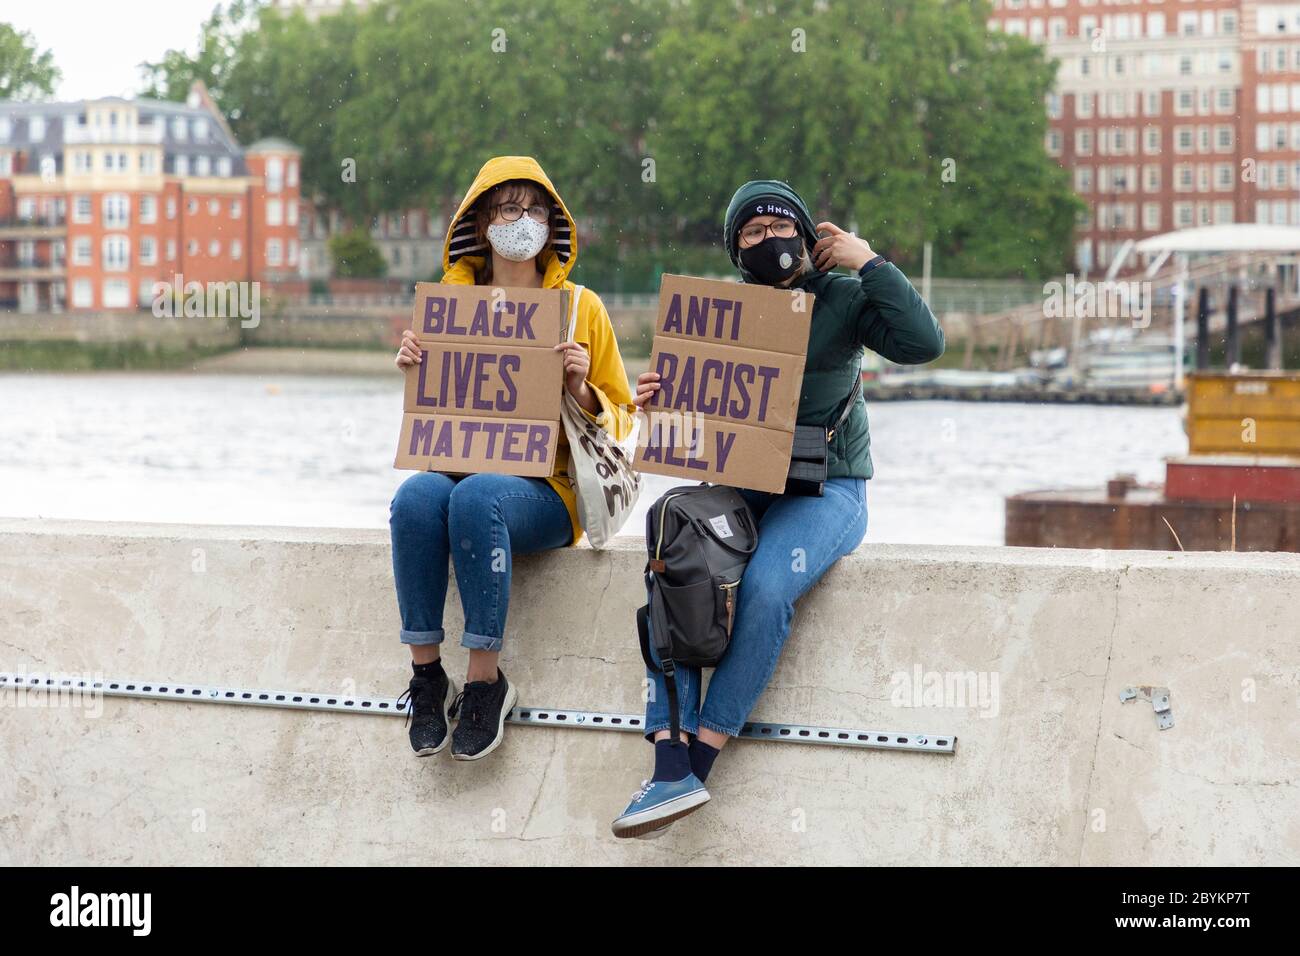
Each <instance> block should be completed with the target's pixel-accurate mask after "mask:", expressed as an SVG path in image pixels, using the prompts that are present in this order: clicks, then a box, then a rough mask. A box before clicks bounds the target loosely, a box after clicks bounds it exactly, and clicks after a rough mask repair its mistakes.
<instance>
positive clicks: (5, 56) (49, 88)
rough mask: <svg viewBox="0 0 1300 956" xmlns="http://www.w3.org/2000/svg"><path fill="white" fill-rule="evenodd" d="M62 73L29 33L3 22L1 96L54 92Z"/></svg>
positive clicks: (29, 97)
mask: <svg viewBox="0 0 1300 956" xmlns="http://www.w3.org/2000/svg"><path fill="white" fill-rule="evenodd" d="M61 76H62V74H61V73H60V72H59V68H58V67H57V66H55V65H54V55H53V54H52V53H50V51H49V50H38V49H37V47H36V40H35V38H34V37H33V36H32V35H31V34H30V33H19V32H18V31H17V30H15V29H14V28H13V27H12V26H10V25H9V24H8V23H0V100H36V99H42V98H43V97H47V96H52V95H53V94H54V87H55V86H56V85H57V84H58V82H59V79H60V77H61Z"/></svg>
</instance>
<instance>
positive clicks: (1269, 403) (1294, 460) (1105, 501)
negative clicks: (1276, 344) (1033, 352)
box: [1006, 371, 1300, 551]
mask: <svg viewBox="0 0 1300 956" xmlns="http://www.w3.org/2000/svg"><path fill="white" fill-rule="evenodd" d="M1187 396H1188V407H1187V434H1188V445H1189V448H1188V452H1189V453H1188V454H1187V455H1185V456H1181V457H1178V458H1170V459H1167V460H1166V462H1165V483H1164V486H1163V487H1160V486H1141V485H1138V484H1137V483H1136V482H1135V481H1134V480H1133V479H1132V478H1131V477H1128V476H1121V477H1119V478H1116V479H1114V480H1112V481H1110V482H1108V483H1107V486H1106V488H1105V489H1098V490H1096V491H1032V492H1026V493H1024V494H1018V495H1012V496H1011V497H1009V498H1008V499H1007V502H1006V543H1007V544H1008V545H1018V546H1027V547H1049V548H1050V547H1062V548H1121V549H1122V548H1134V549H1141V550H1152V551H1178V550H1185V551H1230V550H1236V551H1300V374H1296V373H1294V372H1263V371H1259V372H1256V371H1251V372H1240V373H1222V372H1218V373H1216V372H1198V373H1195V374H1192V375H1189V376H1188V377H1187Z"/></svg>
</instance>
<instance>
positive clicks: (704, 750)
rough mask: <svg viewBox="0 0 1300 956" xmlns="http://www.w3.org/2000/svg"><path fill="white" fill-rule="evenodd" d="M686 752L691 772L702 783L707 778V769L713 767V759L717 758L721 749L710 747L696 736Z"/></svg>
mask: <svg viewBox="0 0 1300 956" xmlns="http://www.w3.org/2000/svg"><path fill="white" fill-rule="evenodd" d="M688 753H689V755H690V760H691V773H693V774H695V776H697V777H699V778H700V783H704V781H706V780H708V779H709V771H710V770H712V769H713V761H715V760H717V759H718V754H719V753H721V751H720V750H718V748H717V747H710V746H709V745H708V744H706V743H705V742H704V741H702V740H700V739H699V738H698V737H696V738H695V739H694V740H692V741H691V746H690V750H689V751H688Z"/></svg>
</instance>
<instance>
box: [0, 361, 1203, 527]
mask: <svg viewBox="0 0 1300 956" xmlns="http://www.w3.org/2000/svg"><path fill="white" fill-rule="evenodd" d="M401 405H402V396H401V380H400V379H399V378H397V377H396V376H393V377H391V378H389V377H379V376H353V377H339V376H320V375H298V376H295V375H277V376H272V377H266V376H257V375H248V374H194V373H176V374H159V373H148V374H131V373H114V372H100V373H86V374H66V375H64V374H38V375H19V374H13V375H0V515H5V516H10V517H35V516H44V517H57V518H87V519H94V520H103V521H162V522H195V523H203V524H254V525H302V526H328V527H361V528H382V527H384V526H385V525H386V523H387V520H388V502H389V499H390V498H391V497H392V494H393V490H394V489H395V488H396V487H397V485H398V484H399V483H400V482H401V481H402V479H403V478H404V477H405V475H406V473H404V472H398V471H395V470H394V469H393V467H392V459H393V452H394V450H395V448H396V444H397V431H398V425H399V422H400V419H401ZM869 412H870V416H871V434H872V449H873V457H874V459H875V466H876V477H875V478H874V479H872V480H871V481H870V482H869V483H868V485H867V505H868V511H869V527H868V530H867V539H868V540H869V541H886V542H898V543H929V544H1001V543H1002V541H1003V499H1004V498H1005V496H1006V495H1009V494H1013V493H1015V492H1019V491H1029V490H1035V489H1043V488H1072V487H1073V488H1078V487H1096V486H1098V485H1100V484H1102V483H1103V482H1105V480H1106V479H1107V478H1110V477H1112V476H1114V475H1115V474H1116V473H1119V472H1131V473H1134V474H1136V475H1137V476H1138V478H1139V480H1141V481H1160V480H1161V479H1162V478H1163V473H1164V469H1163V459H1164V458H1165V457H1166V456H1169V455H1176V454H1182V453H1184V452H1185V451H1186V448H1187V440H1186V438H1185V436H1184V434H1183V430H1182V425H1181V421H1180V417H1179V412H1178V411H1177V410H1176V409H1172V408H1131V407H1100V406H1077V405H1012V404H993V403H976V402H891V403H879V404H873V405H870V406H869ZM678 483H680V482H678V481H676V480H675V479H671V478H659V477H656V476H650V477H649V479H648V482H647V487H646V490H645V491H644V492H643V494H642V502H641V503H642V508H643V509H644V507H645V506H646V505H647V504H648V503H649V502H650V501H653V499H654V498H655V497H657V496H658V494H659V493H660V492H661V491H662V490H663V489H665V488H667V487H670V486H671V485H673V484H678ZM643 527H644V518H643V514H642V513H638V514H637V515H634V516H633V519H632V520H631V521H630V522H629V524H628V526H627V528H626V531H628V532H630V533H634V534H640V533H641V532H642V529H643Z"/></svg>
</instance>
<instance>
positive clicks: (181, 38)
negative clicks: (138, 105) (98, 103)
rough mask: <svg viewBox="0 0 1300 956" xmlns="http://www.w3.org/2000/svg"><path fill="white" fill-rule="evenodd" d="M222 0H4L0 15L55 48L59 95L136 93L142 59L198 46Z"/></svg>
mask: <svg viewBox="0 0 1300 956" xmlns="http://www.w3.org/2000/svg"><path fill="white" fill-rule="evenodd" d="M216 5H217V0H0V21H3V22H6V23H10V24H12V25H13V26H14V28H15V29H17V30H18V31H19V32H27V33H30V34H31V35H32V36H33V37H34V38H35V40H36V46H37V48H38V49H40V50H50V51H51V52H52V53H53V54H54V62H55V65H57V66H58V68H59V69H60V70H62V71H63V80H62V82H61V83H60V84H59V87H58V89H57V90H56V91H55V92H56V96H57V97H58V99H60V100H81V99H94V98H96V97H100V96H134V95H135V93H136V91H137V90H138V89H139V86H140V82H139V78H140V73H139V70H138V67H139V64H140V63H142V62H144V61H145V60H157V59H159V58H161V56H162V54H163V53H164V52H165V51H166V50H168V49H171V48H184V49H186V50H190V51H191V52H193V51H196V50H198V46H199V29H200V27H201V26H202V24H203V21H204V20H205V19H207V16H208V14H209V13H211V12H212V10H213V8H214V7H216Z"/></svg>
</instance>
